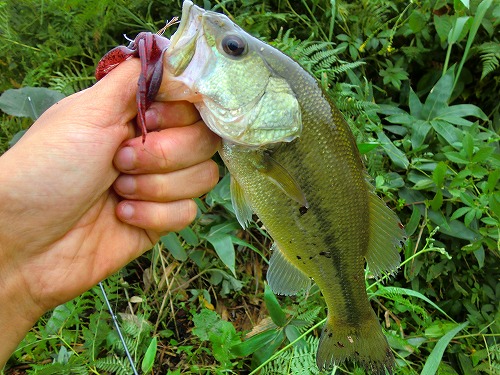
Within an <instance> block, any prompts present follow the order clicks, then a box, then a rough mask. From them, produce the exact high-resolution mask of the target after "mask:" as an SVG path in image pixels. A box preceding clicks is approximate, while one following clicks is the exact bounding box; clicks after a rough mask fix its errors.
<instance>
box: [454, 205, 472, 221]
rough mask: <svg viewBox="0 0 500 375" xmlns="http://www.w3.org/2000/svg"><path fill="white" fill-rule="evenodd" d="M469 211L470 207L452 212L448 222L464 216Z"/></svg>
mask: <svg viewBox="0 0 500 375" xmlns="http://www.w3.org/2000/svg"><path fill="white" fill-rule="evenodd" d="M470 210H472V208H471V207H460V208H459V209H458V210H456V211H455V212H453V215H451V218H450V220H456V219H459V218H461V217H462V216H464V215H465V214H466V213H468V212H469V211H470Z"/></svg>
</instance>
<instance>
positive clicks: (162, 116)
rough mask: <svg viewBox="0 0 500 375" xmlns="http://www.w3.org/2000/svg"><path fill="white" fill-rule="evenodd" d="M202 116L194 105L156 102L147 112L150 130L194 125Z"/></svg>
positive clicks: (181, 102)
mask: <svg viewBox="0 0 500 375" xmlns="http://www.w3.org/2000/svg"><path fill="white" fill-rule="evenodd" d="M200 118H201V117H200V114H199V112H198V110H197V109H196V108H195V106H194V105H193V104H192V103H189V102H186V101H180V102H154V103H153V104H151V107H150V108H149V109H148V110H147V111H146V127H147V129H148V130H161V129H167V128H173V127H181V126H187V125H192V124H194V123H196V122H198V121H199V120H200Z"/></svg>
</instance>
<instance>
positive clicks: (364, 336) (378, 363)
mask: <svg viewBox="0 0 500 375" xmlns="http://www.w3.org/2000/svg"><path fill="white" fill-rule="evenodd" d="M346 359H348V360H351V361H354V362H357V363H358V364H359V365H360V366H361V367H363V368H364V369H365V370H366V372H367V373H368V374H371V375H386V374H389V375H391V374H392V370H393V367H394V356H393V355H392V352H391V348H390V347H389V344H388V343H387V340H386V338H385V336H384V334H383V333H382V329H381V327H380V324H379V322H378V320H377V317H376V316H375V314H373V315H372V317H370V319H368V320H365V321H363V323H362V324H361V325H360V326H359V327H352V326H348V325H346V324H344V323H342V322H337V321H335V319H333V318H332V317H331V316H330V315H329V316H328V320H327V322H326V324H325V327H324V328H323V333H322V334H321V339H320V342H319V347H318V353H317V356H316V362H317V364H318V367H319V368H320V369H321V370H323V369H329V368H331V367H332V366H333V365H334V364H341V363H343V362H344V361H345V360H346Z"/></svg>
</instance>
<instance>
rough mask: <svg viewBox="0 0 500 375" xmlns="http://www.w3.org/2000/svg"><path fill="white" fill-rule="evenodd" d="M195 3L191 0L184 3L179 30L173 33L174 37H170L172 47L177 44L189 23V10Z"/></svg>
mask: <svg viewBox="0 0 500 375" xmlns="http://www.w3.org/2000/svg"><path fill="white" fill-rule="evenodd" d="M193 5H194V4H193V2H192V1H189V0H185V1H184V2H183V3H182V14H181V22H180V23H179V26H178V27H177V30H176V32H175V33H174V35H172V37H171V38H170V46H169V47H170V48H172V47H173V46H175V45H176V44H177V42H178V41H179V39H180V37H181V35H182V34H183V32H184V29H185V28H186V26H187V25H188V24H189V23H188V18H189V17H188V15H189V11H190V10H191V8H192V7H193Z"/></svg>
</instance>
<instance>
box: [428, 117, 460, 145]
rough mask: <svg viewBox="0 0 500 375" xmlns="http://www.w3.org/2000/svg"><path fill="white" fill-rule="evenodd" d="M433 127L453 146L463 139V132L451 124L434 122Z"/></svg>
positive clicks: (439, 121)
mask: <svg viewBox="0 0 500 375" xmlns="http://www.w3.org/2000/svg"><path fill="white" fill-rule="evenodd" d="M431 125H432V128H433V129H434V130H435V131H436V133H438V134H439V135H440V136H441V137H443V138H444V140H445V141H446V142H448V143H449V144H450V145H453V144H454V143H457V142H459V141H460V140H461V139H462V132H461V131H460V130H458V129H457V128H456V127H455V126H453V125H452V124H450V123H449V122H445V121H441V120H432V121H431Z"/></svg>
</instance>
